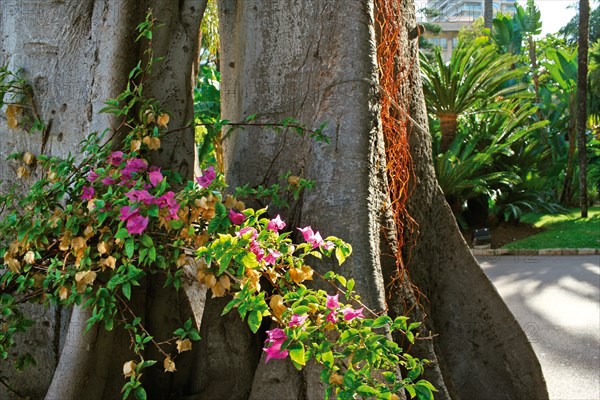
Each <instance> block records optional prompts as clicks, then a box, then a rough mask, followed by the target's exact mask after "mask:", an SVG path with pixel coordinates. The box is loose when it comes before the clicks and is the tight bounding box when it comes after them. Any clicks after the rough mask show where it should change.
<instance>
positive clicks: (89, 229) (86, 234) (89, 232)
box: [83, 225, 94, 240]
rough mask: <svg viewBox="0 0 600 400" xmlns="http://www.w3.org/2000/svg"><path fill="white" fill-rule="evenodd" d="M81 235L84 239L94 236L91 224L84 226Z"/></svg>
mask: <svg viewBox="0 0 600 400" xmlns="http://www.w3.org/2000/svg"><path fill="white" fill-rule="evenodd" d="M83 236H84V237H85V240H88V239H89V238H91V237H92V236H94V227H93V226H92V225H88V226H86V227H85V229H84V230H83Z"/></svg>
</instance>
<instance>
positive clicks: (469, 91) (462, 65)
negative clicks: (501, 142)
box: [421, 37, 531, 151]
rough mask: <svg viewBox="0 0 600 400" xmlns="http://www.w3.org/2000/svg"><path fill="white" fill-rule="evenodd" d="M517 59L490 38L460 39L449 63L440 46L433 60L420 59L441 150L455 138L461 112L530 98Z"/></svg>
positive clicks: (523, 72) (481, 110)
mask: <svg viewBox="0 0 600 400" xmlns="http://www.w3.org/2000/svg"><path fill="white" fill-rule="evenodd" d="M517 62H518V56H515V55H511V54H499V53H498V50H497V49H496V47H495V46H493V45H492V44H491V43H490V40H489V38H488V37H479V38H477V39H475V40H472V41H459V43H458V46H457V47H456V49H455V50H454V52H453V53H452V57H451V59H450V61H449V63H447V64H446V63H444V61H443V60H442V56H441V52H440V51H439V49H437V50H436V51H435V54H434V57H433V59H432V61H431V62H428V61H427V60H426V59H425V57H423V58H422V59H421V67H422V68H421V71H422V73H423V90H424V92H425V100H426V102H427V109H428V111H429V112H430V113H432V114H434V115H435V116H436V117H437V118H439V120H440V130H441V134H442V141H441V150H442V151H446V150H447V149H448V147H449V145H450V143H451V142H452V141H453V140H454V137H455V136H456V133H457V121H458V117H459V116H460V115H463V114H466V113H478V112H484V111H486V110H487V109H489V107H490V105H493V104H495V103H497V102H499V101H504V100H507V99H511V98H516V97H531V94H530V93H529V92H527V85H526V84H524V83H521V82H520V80H521V79H522V78H523V76H524V75H526V70H525V69H524V68H522V67H517V66H516V64H517Z"/></svg>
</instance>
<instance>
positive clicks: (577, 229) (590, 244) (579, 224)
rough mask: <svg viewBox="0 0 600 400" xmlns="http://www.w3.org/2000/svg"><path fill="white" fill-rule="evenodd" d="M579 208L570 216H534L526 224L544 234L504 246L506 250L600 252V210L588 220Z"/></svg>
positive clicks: (595, 209) (592, 210)
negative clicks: (592, 249) (582, 249)
mask: <svg viewBox="0 0 600 400" xmlns="http://www.w3.org/2000/svg"><path fill="white" fill-rule="evenodd" d="M579 215H580V211H579V209H577V208H572V209H569V212H568V213H567V214H559V215H548V214H538V213H530V214H526V215H524V216H523V218H521V222H522V223H526V224H533V225H535V226H536V227H538V228H544V229H545V230H544V232H540V233H538V234H536V235H533V236H530V237H527V238H525V239H522V240H518V241H515V242H512V243H510V244H507V245H506V246H504V248H506V249H536V250H539V249H556V248H563V249H574V248H595V249H598V248H600V206H596V207H591V208H590V209H589V211H588V218H580V217H579Z"/></svg>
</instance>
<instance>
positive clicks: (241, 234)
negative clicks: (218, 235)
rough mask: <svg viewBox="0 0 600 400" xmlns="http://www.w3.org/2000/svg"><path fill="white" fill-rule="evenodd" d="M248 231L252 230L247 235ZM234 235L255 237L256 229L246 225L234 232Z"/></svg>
mask: <svg viewBox="0 0 600 400" xmlns="http://www.w3.org/2000/svg"><path fill="white" fill-rule="evenodd" d="M249 232H252V235H248V233H249ZM235 236H237V237H242V236H246V239H252V240H253V239H256V237H257V236H258V231H257V230H256V229H254V228H253V227H251V226H247V227H245V228H242V229H240V230H239V231H237V232H236V233H235Z"/></svg>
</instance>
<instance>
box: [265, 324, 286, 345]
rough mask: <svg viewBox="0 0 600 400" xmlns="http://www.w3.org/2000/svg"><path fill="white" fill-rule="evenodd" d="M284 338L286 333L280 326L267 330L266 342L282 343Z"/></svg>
mask: <svg viewBox="0 0 600 400" xmlns="http://www.w3.org/2000/svg"><path fill="white" fill-rule="evenodd" d="M286 339H287V335H286V334H285V332H284V330H283V329H281V328H274V329H271V330H270V331H267V342H269V343H275V342H280V343H283V342H285V340H286Z"/></svg>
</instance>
